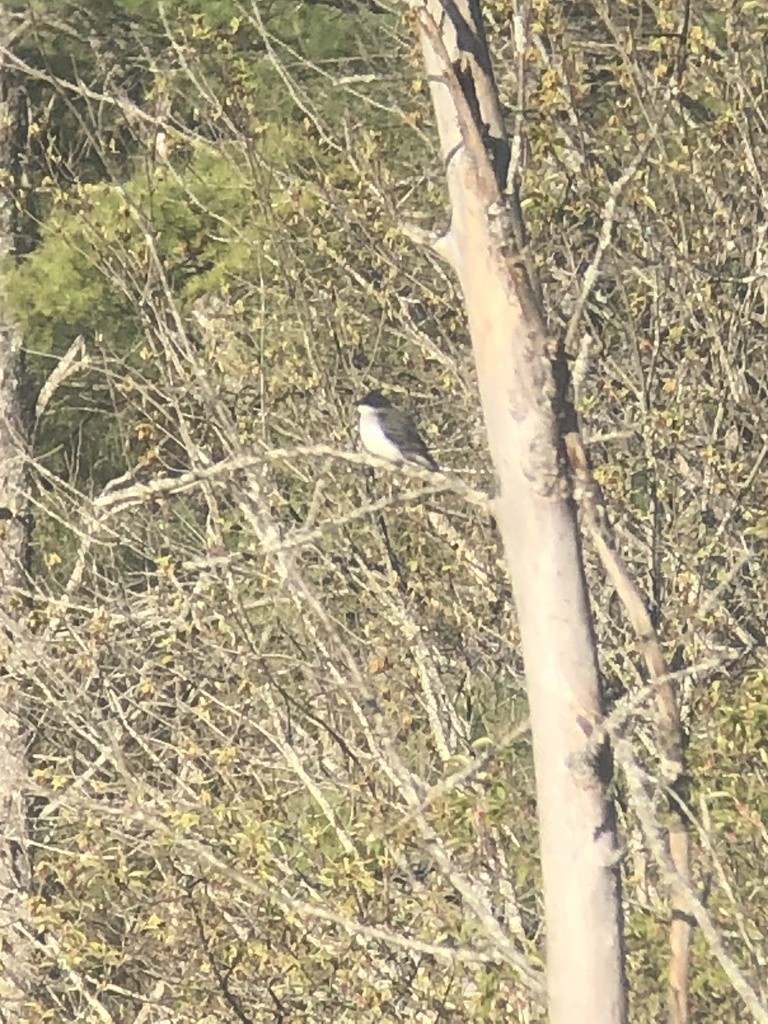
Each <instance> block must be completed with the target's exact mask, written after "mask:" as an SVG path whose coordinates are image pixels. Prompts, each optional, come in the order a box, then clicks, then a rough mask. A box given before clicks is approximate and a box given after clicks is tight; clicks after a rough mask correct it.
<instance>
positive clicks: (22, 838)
mask: <svg viewBox="0 0 768 1024" xmlns="http://www.w3.org/2000/svg"><path fill="white" fill-rule="evenodd" d="M0 33H1V34H2V38H3V42H4V44H5V42H6V40H8V38H9V30H8V18H7V12H6V11H5V9H4V8H2V7H0ZM16 113H17V108H16V97H15V95H14V89H13V86H12V84H11V82H10V80H9V71H8V66H7V64H6V65H4V66H2V67H0V174H1V175H2V178H1V179H0V257H2V258H3V259H7V258H8V257H9V256H10V255H11V254H12V253H13V251H14V249H15V231H14V225H15V216H14V209H15V194H14V193H15V182H16V174H15V165H16V156H17V154H16V141H17V135H16V127H17V117H16ZM7 305H8V304H7V299H6V295H5V288H4V282H3V281H2V278H0V614H2V617H3V630H2V634H0V647H2V648H3V649H4V650H3V655H2V661H3V662H7V660H8V653H9V649H10V646H11V645H12V644H13V633H12V620H13V619H15V618H17V617H18V616H19V614H20V613H21V611H22V610H23V607H24V595H25V593H26V570H25V566H26V554H27V543H28V534H29V524H28V523H29V521H28V517H27V515H26V502H25V494H26V486H25V477H26V458H27V456H26V448H25V444H24V431H23V429H22V415H21V405H20V400H19V380H20V346H21V338H20V334H19V331H18V329H17V327H16V326H15V325H14V323H13V322H12V318H11V317H10V315H9V312H8V308H7ZM9 627H10V628H9ZM18 704H19V702H18V692H17V689H16V686H15V681H14V680H13V679H12V677H9V676H5V675H3V674H2V673H0V937H1V941H2V958H1V959H2V967H1V968H0V1017H2V1019H3V1020H13V1021H18V1022H23V1021H26V1020H28V1019H29V1014H28V1009H27V997H28V994H29V991H30V982H31V978H32V966H31V959H32V940H31V938H30V929H29V922H28V914H27V903H26V896H27V887H28V882H29V864H28V858H27V842H26V839H27V836H26V809H25V802H24V790H25V786H26V757H25V736H24V729H23V726H22V722H21V718H20V713H19V707H18Z"/></svg>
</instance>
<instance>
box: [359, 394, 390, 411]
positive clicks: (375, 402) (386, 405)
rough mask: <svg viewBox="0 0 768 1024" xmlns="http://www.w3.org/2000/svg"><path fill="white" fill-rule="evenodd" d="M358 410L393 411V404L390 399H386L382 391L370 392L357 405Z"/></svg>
mask: <svg viewBox="0 0 768 1024" xmlns="http://www.w3.org/2000/svg"><path fill="white" fill-rule="evenodd" d="M357 408H358V409H391V408H392V403H391V402H390V400H389V399H388V398H385V397H384V395H382V393H381V392H380V391H369V392H368V394H367V395H366V396H365V397H364V398H361V399H360V401H359V402H358V403H357Z"/></svg>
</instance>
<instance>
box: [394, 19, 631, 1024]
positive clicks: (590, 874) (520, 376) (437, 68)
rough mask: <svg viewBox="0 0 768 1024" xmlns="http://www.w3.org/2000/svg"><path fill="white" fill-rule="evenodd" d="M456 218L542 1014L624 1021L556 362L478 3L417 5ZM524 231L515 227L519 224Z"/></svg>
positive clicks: (449, 250)
mask: <svg viewBox="0 0 768 1024" xmlns="http://www.w3.org/2000/svg"><path fill="white" fill-rule="evenodd" d="M414 11H415V13H416V16H417V18H418V21H419V28H420V34H421V42H422V47H423V51H424V59H425V63H426V68H427V74H428V76H429V81H430V89H431V95H432V101H433V104H434V108H435V113H436V117H437V125H438V130H439V133H440V140H441V147H442V153H443V157H444V159H445V162H446V171H447V179H448V189H449V194H450V201H451V210H452V221H451V227H450V229H449V231H448V233H447V234H446V235H445V236H444V237H443V238H441V239H440V240H439V241H438V242H437V243H436V245H435V247H436V249H437V250H438V251H439V252H441V253H442V254H443V255H444V256H445V257H446V258H447V259H448V260H449V261H450V262H451V264H452V265H453V267H454V269H455V271H456V273H457V275H458V278H459V281H460V284H461V288H462V291H463V294H464V300H465V303H466V308H467V315H468V320H469V329H470V332H471V336H472V343H473V347H474V352H475V360H476V364H477V371H478V379H479V385H480V394H481V399H482V405H483V412H484V416H485V423H486V427H487V431H488V441H489V445H490V450H491V455H492V457H493V461H494V465H495V468H496V471H497V474H498V478H499V487H500V490H499V495H498V498H497V502H496V518H497V521H498V524H499V529H500V531H501V535H502V539H503V543H504V549H505V554H506V560H507V564H508V568H509V574H510V578H511V582H512V588H513V592H514V597H515V603H516V606H517V611H518V616H519V621H520V632H521V637H522V647H523V657H524V660H525V670H526V683H527V688H528V697H529V702H530V710H531V724H532V731H533V746H534V759H535V770H536V785H537V799H538V813H539V824H540V842H541V858H542V868H543V876H544V904H545V913H546V929H547V991H548V1002H549V1009H550V1021H551V1024H565V1022H574V1024H575V1022H579V1024H583V1022H584V1021H600V1022H602V1024H613V1022H622V1021H624V1020H625V1019H626V983H625V977H624V970H623V948H622V932H621V924H622V920H621V899H620V885H619V875H618V870H617V844H616V835H615V824H614V816H613V810H612V806H611V803H610V801H609V799H608V796H607V793H606V784H607V781H608V780H607V776H608V774H609V771H610V764H609V758H608V756H607V752H606V751H605V750H604V749H603V747H602V746H601V750H602V753H600V751H598V752H595V750H594V749H593V747H594V743H591V742H590V738H591V737H592V736H593V734H594V733H595V730H596V729H597V728H599V725H600V721H601V716H602V700H601V693H600V683H599V677H598V670H597V659H596V649H595V639H594V635H593V631H592V624H591V617H590V611H589V604H588V597H587V591H586V583H585V579H584V571H583V565H582V556H581V549H580V543H579V536H578V531H577V523H576V515H575V509H574V505H573V502H572V499H571V491H570V482H569V478H568V476H567V470H566V468H565V461H564V458H563V445H562V438H561V431H560V426H559V423H558V419H557V416H556V414H555V408H554V407H555V405H556V403H557V395H556V387H555V380H554V375H553V370H552V361H553V357H554V355H555V351H554V349H553V346H552V345H551V344H550V341H549V339H548V338H547V335H546V331H545V327H544V325H543V322H542V318H541V316H540V313H539V310H538V306H537V302H536V299H535V297H534V295H533V292H532V289H531V286H530V283H529V280H528V277H527V274H526V271H525V269H524V266H523V263H522V261H521V259H520V258H519V257H518V256H517V254H516V252H515V251H514V237H515V234H516V231H515V228H516V227H517V226H518V224H519V220H518V221H517V222H516V221H515V216H516V214H517V213H518V212H519V211H517V210H515V209H514V208H510V206H508V205H507V203H508V201H507V200H506V198H505V197H504V196H503V194H502V193H503V188H504V185H505V180H504V179H505V176H506V172H507V165H508V163H509V158H508V154H509V145H508V141H507V137H506V134H505V130H504V126H503V123H502V117H501V111H500V106H499V100H498V95H497V91H496V85H495V82H494V78H493V73H492V70H491V65H490V57H489V54H488V50H487V46H486V42H485V37H484V33H483V30H482V25H481V20H480V10H479V6H478V4H477V3H476V2H474V0H459V2H458V3H456V4H455V5H454V4H450V5H449V4H445V5H441V4H440V3H439V2H436V0H429V2H428V3H427V4H426V5H425V6H416V7H414ZM517 234H518V237H519V232H517Z"/></svg>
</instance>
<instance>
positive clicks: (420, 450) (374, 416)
mask: <svg viewBox="0 0 768 1024" xmlns="http://www.w3.org/2000/svg"><path fill="white" fill-rule="evenodd" d="M357 409H358V412H359V413H360V440H361V441H362V442H363V448H365V449H366V450H367V451H368V452H370V454H371V455H376V456H377V457H378V458H380V459H383V460H384V461H385V462H391V463H393V464H394V465H397V466H401V465H403V464H404V463H409V464H410V465H412V466H419V467H420V468H421V469H428V470H431V471H432V472H433V473H438V472H439V471H440V470H439V467H438V465H437V463H436V462H435V460H434V459H433V458H432V456H431V455H430V453H429V449H428V448H427V446H426V445H425V444H424V441H423V440H422V438H421V435H420V434H419V432H418V430H417V429H416V425H415V424H414V422H413V420H412V419H411V417H410V416H409V415H408V414H407V413H404V412H401V411H400V409H396V408H395V406H394V405H392V403H391V402H390V401H389V399H388V398H385V397H384V395H382V393H381V392H380V391H371V392H369V394H367V395H366V396H365V398H361V399H360V401H359V402H358V403H357Z"/></svg>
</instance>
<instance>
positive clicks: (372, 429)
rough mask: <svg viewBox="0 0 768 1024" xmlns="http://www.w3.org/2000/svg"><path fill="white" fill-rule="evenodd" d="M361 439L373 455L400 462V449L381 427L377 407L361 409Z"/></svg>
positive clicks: (364, 446)
mask: <svg viewBox="0 0 768 1024" xmlns="http://www.w3.org/2000/svg"><path fill="white" fill-rule="evenodd" d="M360 440H361V441H362V442H363V448H365V449H366V450H367V451H369V452H370V453H371V455H377V456H378V457H379V458H380V459H387V460H388V461H389V462H400V461H401V459H402V456H401V454H400V449H399V448H398V447H397V445H394V444H392V442H391V441H390V440H389V438H388V437H387V436H386V434H385V433H384V431H383V430H382V429H381V425H380V423H379V418H378V416H377V414H376V410H375V409H366V408H362V409H361V410H360Z"/></svg>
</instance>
